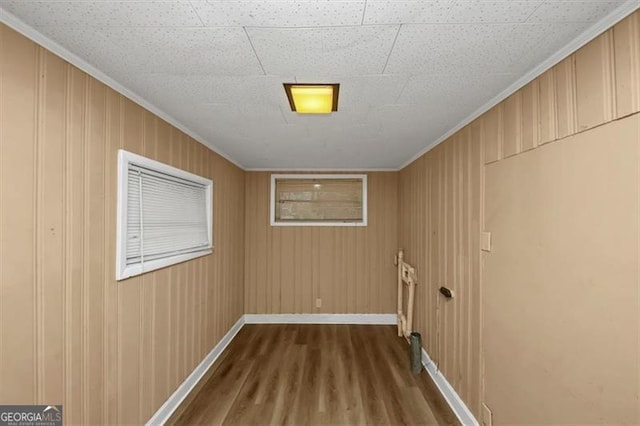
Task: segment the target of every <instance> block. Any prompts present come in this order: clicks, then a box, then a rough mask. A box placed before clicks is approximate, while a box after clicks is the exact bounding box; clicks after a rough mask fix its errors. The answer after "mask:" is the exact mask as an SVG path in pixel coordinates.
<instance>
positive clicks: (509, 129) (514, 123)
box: [502, 91, 523, 158]
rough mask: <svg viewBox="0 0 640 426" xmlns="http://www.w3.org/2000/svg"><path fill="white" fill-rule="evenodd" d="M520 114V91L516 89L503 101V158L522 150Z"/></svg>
mask: <svg viewBox="0 0 640 426" xmlns="http://www.w3.org/2000/svg"><path fill="white" fill-rule="evenodd" d="M522 116H523V113H522V92H521V91H517V92H516V93H514V94H513V95H511V96H510V97H509V98H507V99H505V101H504V118H503V119H504V143H503V149H502V151H503V156H504V158H506V157H511V156H512V155H515V154H519V153H521V152H522V136H523V131H522V118H523V117H522Z"/></svg>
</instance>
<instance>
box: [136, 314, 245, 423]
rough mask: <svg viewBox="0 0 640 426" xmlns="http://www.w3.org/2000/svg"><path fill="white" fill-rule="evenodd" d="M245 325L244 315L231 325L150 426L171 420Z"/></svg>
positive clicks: (152, 418) (150, 421) (153, 418)
mask: <svg viewBox="0 0 640 426" xmlns="http://www.w3.org/2000/svg"><path fill="white" fill-rule="evenodd" d="M243 325H244V315H243V316H241V317H240V319H238V321H236V323H235V324H234V325H233V326H232V327H231V329H230V330H229V332H228V333H227V334H225V335H224V337H223V338H222V339H221V340H220V342H218V344H217V345H216V346H215V347H214V348H213V349H212V350H211V352H209V354H208V355H207V356H206V357H205V358H204V359H203V360H202V362H201V363H200V364H198V366H197V367H196V368H195V369H194V370H193V371H192V372H191V374H189V376H187V378H186V379H185V380H184V382H182V384H181V385H180V386H178V389H176V390H175V392H174V393H173V394H172V395H171V396H170V397H169V399H167V400H166V401H165V403H164V404H162V407H160V409H158V411H156V413H155V414H154V415H153V417H151V418H150V419H149V421H147V425H148V426H151V425H153V426H155V425H163V424H165V423H166V422H167V420H169V418H170V417H171V415H172V414H173V412H174V411H175V410H176V409H177V408H178V407H179V406H180V404H181V403H182V401H184V399H185V398H186V397H187V396H188V395H189V393H191V391H192V390H193V388H194V387H195V386H196V385H197V384H198V382H199V381H200V379H202V378H203V377H204V375H205V374H207V371H209V368H211V366H212V365H213V363H214V362H215V361H216V359H218V357H219V356H220V354H222V352H223V351H224V350H225V348H226V347H227V345H228V344H229V343H231V341H232V340H233V338H234V337H236V334H238V331H240V329H241V328H242V326H243Z"/></svg>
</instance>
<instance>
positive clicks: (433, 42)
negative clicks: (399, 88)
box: [386, 24, 573, 74]
mask: <svg viewBox="0 0 640 426" xmlns="http://www.w3.org/2000/svg"><path fill="white" fill-rule="evenodd" d="M564 25H566V24H489V25H487V24H441V25H419V24H417V25H416V24H408V25H403V26H402V29H401V30H400V34H399V35H398V39H397V41H396V44H395V47H394V50H393V52H392V54H391V56H390V58H389V63H388V65H387V68H386V73H389V74H398V73H400V74H402V73H406V74H408V73H412V74H418V73H421V74H456V73H460V72H461V71H463V70H466V71H468V72H473V73H480V74H497V73H513V72H521V73H524V72H526V71H528V70H529V69H531V68H532V67H533V66H535V65H537V63H539V61H541V60H542V59H546V57H541V55H543V54H544V53H547V52H548V54H549V55H550V54H551V53H553V51H549V48H548V45H545V44H544V43H542V41H544V40H550V34H558V33H561V32H562V31H564V28H563V26H564ZM572 30H573V28H572ZM535 61H538V62H537V63H536V62H535Z"/></svg>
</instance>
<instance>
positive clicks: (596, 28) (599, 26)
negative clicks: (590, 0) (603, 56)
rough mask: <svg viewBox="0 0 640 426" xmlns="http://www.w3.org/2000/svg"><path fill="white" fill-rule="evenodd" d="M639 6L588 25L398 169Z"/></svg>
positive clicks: (632, 1)
mask: <svg viewBox="0 0 640 426" xmlns="http://www.w3.org/2000/svg"><path fill="white" fill-rule="evenodd" d="M637 9H640V2H639V1H638V0H627V1H626V2H624V3H622V4H621V5H620V6H618V8H616V9H615V10H614V11H612V12H611V13H609V14H608V15H607V16H605V17H604V18H602V19H601V20H599V21H598V22H596V23H595V24H593V25H592V26H591V27H589V28H587V29H586V30H585V31H584V32H582V33H581V34H580V35H579V36H578V37H576V38H574V39H573V40H572V41H570V42H569V43H568V44H566V45H565V46H564V47H562V48H561V49H560V50H558V51H557V52H556V53H554V54H553V55H551V56H550V57H548V58H547V59H546V60H544V61H543V62H542V63H540V64H539V65H537V66H536V67H534V68H533V69H532V70H531V71H529V72H528V73H526V74H525V75H524V76H522V77H521V78H519V79H518V80H516V81H515V82H514V83H513V84H511V85H510V86H509V87H507V88H506V89H504V90H503V91H502V92H500V93H498V94H497V95H496V96H494V97H493V98H491V99H490V100H489V101H488V102H486V103H485V104H484V105H482V106H481V107H480V108H478V109H476V110H475V111H474V112H472V113H471V114H470V115H468V116H467V117H466V118H465V119H464V120H462V121H460V123H458V124H457V125H456V126H455V127H453V128H452V129H451V130H449V131H448V132H447V133H445V134H444V135H442V136H440V137H439V138H438V139H436V140H435V141H433V142H430V143H429V144H428V145H427V146H426V147H425V148H423V149H422V150H421V151H420V152H418V153H417V154H416V155H414V156H413V157H411V158H410V159H409V160H407V161H406V162H405V163H404V164H402V165H401V166H400V167H398V168H397V170H402V169H404V168H405V167H407V166H408V165H409V164H411V163H413V162H414V161H416V160H417V159H418V158H420V157H422V156H423V155H424V154H426V153H427V152H429V151H431V150H432V149H433V148H435V147H436V146H438V145H439V144H441V143H442V142H444V141H446V140H447V139H449V138H450V137H451V136H453V135H454V134H456V133H457V132H458V131H460V130H461V129H463V128H464V127H465V126H467V125H468V124H470V123H471V122H472V121H473V120H475V119H476V118H478V117H480V116H481V115H482V114H484V113H485V112H487V111H489V110H490V109H491V108H493V107H494V106H496V105H497V104H499V103H500V102H502V101H503V100H505V99H506V98H508V97H509V96H511V95H512V94H514V93H515V92H517V91H518V90H520V89H521V88H522V87H524V86H525V85H526V84H527V83H529V82H530V81H532V80H534V79H535V78H536V77H539V76H540V75H541V74H543V73H544V72H545V71H547V70H549V69H550V68H552V67H553V66H554V65H556V64H558V63H559V62H561V61H562V60H563V59H565V58H566V57H568V56H569V55H571V54H573V53H574V52H576V51H577V50H578V49H580V48H581V47H582V46H584V45H585V44H587V43H589V42H590V41H591V40H593V39H595V38H596V37H597V36H599V35H600V34H602V33H603V32H605V31H607V30H608V29H609V28H611V27H613V26H614V25H615V24H617V23H618V22H620V21H621V20H623V19H624V18H626V17H627V16H629V15H631V14H632V13H633V12H635V11H636V10H637Z"/></svg>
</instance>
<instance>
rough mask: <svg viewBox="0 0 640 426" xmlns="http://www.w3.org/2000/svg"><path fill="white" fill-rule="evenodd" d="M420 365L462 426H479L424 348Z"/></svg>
mask: <svg viewBox="0 0 640 426" xmlns="http://www.w3.org/2000/svg"><path fill="white" fill-rule="evenodd" d="M422 365H424V368H425V370H427V373H428V374H429V376H431V379H432V380H433V382H434V383H435V384H436V386H437V388H438V390H439V391H440V393H441V394H442V396H443V397H444V399H445V401H447V404H449V406H450V407H451V409H452V410H453V412H454V414H455V415H456V417H457V418H458V420H459V421H460V423H462V424H463V425H464V426H480V423H478V420H476V418H475V417H474V416H473V413H471V410H469V407H467V405H466V404H465V403H464V401H462V398H460V395H458V393H457V392H456V391H455V389H453V386H451V384H450V383H449V382H448V381H447V379H446V378H445V377H444V375H443V374H442V373H441V372H440V370H438V367H437V366H436V364H435V363H434V362H433V361H432V360H431V358H430V357H429V354H427V351H425V350H424V348H422Z"/></svg>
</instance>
